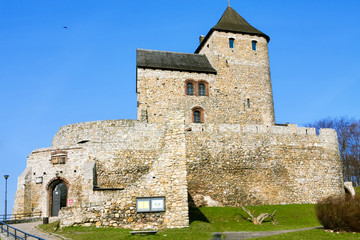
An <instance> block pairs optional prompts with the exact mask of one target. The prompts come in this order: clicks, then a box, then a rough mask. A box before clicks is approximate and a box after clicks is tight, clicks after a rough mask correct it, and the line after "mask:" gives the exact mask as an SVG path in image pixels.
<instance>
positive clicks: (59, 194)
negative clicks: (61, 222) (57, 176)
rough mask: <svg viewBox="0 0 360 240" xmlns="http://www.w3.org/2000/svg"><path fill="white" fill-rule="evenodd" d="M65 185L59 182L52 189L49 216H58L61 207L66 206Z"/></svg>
mask: <svg viewBox="0 0 360 240" xmlns="http://www.w3.org/2000/svg"><path fill="white" fill-rule="evenodd" d="M66 200H67V187H66V185H65V184H64V183H63V182H60V183H59V184H57V185H56V186H55V187H54V190H53V191H52V203H51V216H58V214H59V211H60V209H61V208H62V207H66Z"/></svg>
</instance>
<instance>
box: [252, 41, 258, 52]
mask: <svg viewBox="0 0 360 240" xmlns="http://www.w3.org/2000/svg"><path fill="white" fill-rule="evenodd" d="M251 43H252V50H254V51H256V44H257V41H255V40H254V41H252V42H251Z"/></svg>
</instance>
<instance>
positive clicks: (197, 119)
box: [194, 110, 201, 123]
mask: <svg viewBox="0 0 360 240" xmlns="http://www.w3.org/2000/svg"><path fill="white" fill-rule="evenodd" d="M194 123H201V113H200V111H198V110H196V111H194Z"/></svg>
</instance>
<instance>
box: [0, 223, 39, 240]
mask: <svg viewBox="0 0 360 240" xmlns="http://www.w3.org/2000/svg"><path fill="white" fill-rule="evenodd" d="M0 229H1V233H4V232H5V233H6V235H7V236H8V237H9V236H13V237H14V239H15V240H18V239H21V240H30V239H38V240H46V239H44V238H40V237H37V236H34V235H31V234H29V233H26V232H24V231H21V230H20V229H17V228H14V227H11V226H9V225H7V224H6V223H4V222H2V221H0Z"/></svg>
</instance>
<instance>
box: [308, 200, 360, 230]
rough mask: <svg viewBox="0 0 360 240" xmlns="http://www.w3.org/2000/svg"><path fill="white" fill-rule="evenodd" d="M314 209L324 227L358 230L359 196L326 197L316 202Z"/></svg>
mask: <svg viewBox="0 0 360 240" xmlns="http://www.w3.org/2000/svg"><path fill="white" fill-rule="evenodd" d="M315 211H316V216H317V218H318V219H319V221H320V223H321V224H322V225H323V226H324V228H325V229H332V230H334V231H345V232H360V196H355V197H346V198H338V197H337V198H336V197H328V198H326V199H324V200H321V201H319V202H318V203H317V204H316V206H315Z"/></svg>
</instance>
